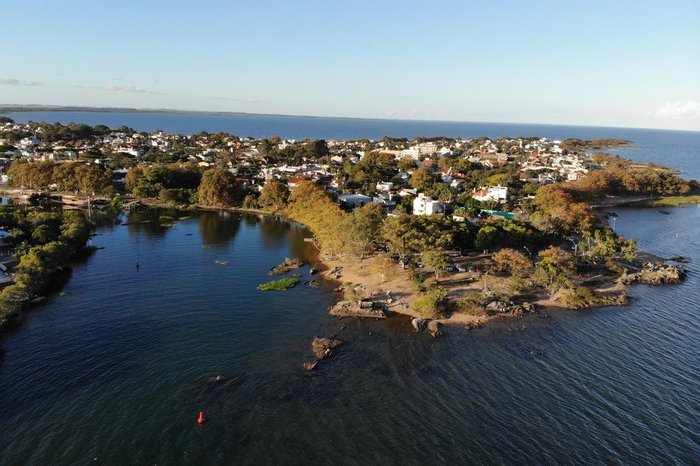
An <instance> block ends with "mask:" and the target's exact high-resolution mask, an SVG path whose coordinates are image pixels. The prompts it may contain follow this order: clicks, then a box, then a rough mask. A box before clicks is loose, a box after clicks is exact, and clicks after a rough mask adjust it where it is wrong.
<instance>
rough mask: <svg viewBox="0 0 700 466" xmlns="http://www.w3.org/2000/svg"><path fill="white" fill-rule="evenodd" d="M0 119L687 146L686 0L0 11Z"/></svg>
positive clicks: (692, 42)
mask: <svg viewBox="0 0 700 466" xmlns="http://www.w3.org/2000/svg"><path fill="white" fill-rule="evenodd" d="M0 11H1V12H2V17H3V19H4V21H3V31H2V37H1V38H0V104H39V105H79V106H96V107H99V106H109V107H131V108H170V109H178V110H202V111H231V112H250V113H276V114H289V115H317V116H340V117H369V118H392V119H420V120H452V121H489V122H517V123H552V124H580V125H596V126H624V127H643V128H669V129H688V130H700V1H699V0H663V1H661V0H659V1H656V0H654V1H644V0H635V1H630V0H615V1H612V0H605V1H598V0H588V1H579V0H567V1H561V0H557V1H546V0H531V1H528V0H517V1H516V0H488V1H487V0H484V1H478V0H462V1H440V0H433V1H411V0H408V1H392V2H390V1H383V0H372V1H365V0H356V1H352V2H350V1H347V0H345V1H334V0H325V1H316V0H303V1H289V0H287V1H282V0H275V1H273V0H255V1H236V0H227V1H218V0H200V1H196V2H195V1H189V2H185V1H180V0H167V1H161V0H141V1H133V0H121V1H119V2H105V1H102V0H91V1H87V0H86V1H77V0H62V1H60V2H57V1H53V0H51V1H48V0H46V1H35V0H21V1H19V0H0Z"/></svg>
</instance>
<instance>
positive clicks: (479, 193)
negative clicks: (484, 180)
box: [472, 186, 508, 202]
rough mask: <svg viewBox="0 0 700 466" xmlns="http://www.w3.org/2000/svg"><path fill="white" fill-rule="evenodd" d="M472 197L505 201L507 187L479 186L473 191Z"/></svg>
mask: <svg viewBox="0 0 700 466" xmlns="http://www.w3.org/2000/svg"><path fill="white" fill-rule="evenodd" d="M472 197H473V198H474V199H476V200H477V201H481V202H483V201H498V202H506V201H507V200H508V187H507V186H489V187H486V188H481V189H478V190H476V191H474V193H472Z"/></svg>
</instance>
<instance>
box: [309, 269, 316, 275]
mask: <svg viewBox="0 0 700 466" xmlns="http://www.w3.org/2000/svg"><path fill="white" fill-rule="evenodd" d="M309 273H310V274H311V275H316V274H317V273H318V269H316V268H314V267H311V268H310V269H309Z"/></svg>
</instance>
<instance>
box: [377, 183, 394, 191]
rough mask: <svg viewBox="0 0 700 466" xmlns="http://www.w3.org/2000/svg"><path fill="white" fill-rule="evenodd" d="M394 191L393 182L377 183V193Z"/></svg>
mask: <svg viewBox="0 0 700 466" xmlns="http://www.w3.org/2000/svg"><path fill="white" fill-rule="evenodd" d="M392 189H394V183H392V182H391V181H379V182H377V191H381V192H385V193H386V192H389V191H391V190H392Z"/></svg>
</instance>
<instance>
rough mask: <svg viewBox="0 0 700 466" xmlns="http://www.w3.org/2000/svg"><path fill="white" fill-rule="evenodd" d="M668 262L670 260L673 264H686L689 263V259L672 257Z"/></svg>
mask: <svg viewBox="0 0 700 466" xmlns="http://www.w3.org/2000/svg"><path fill="white" fill-rule="evenodd" d="M669 260H672V261H673V262H678V263H679V264H687V263H688V262H690V259H688V258H687V257H683V256H673V257H672V258H670V259H669Z"/></svg>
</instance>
